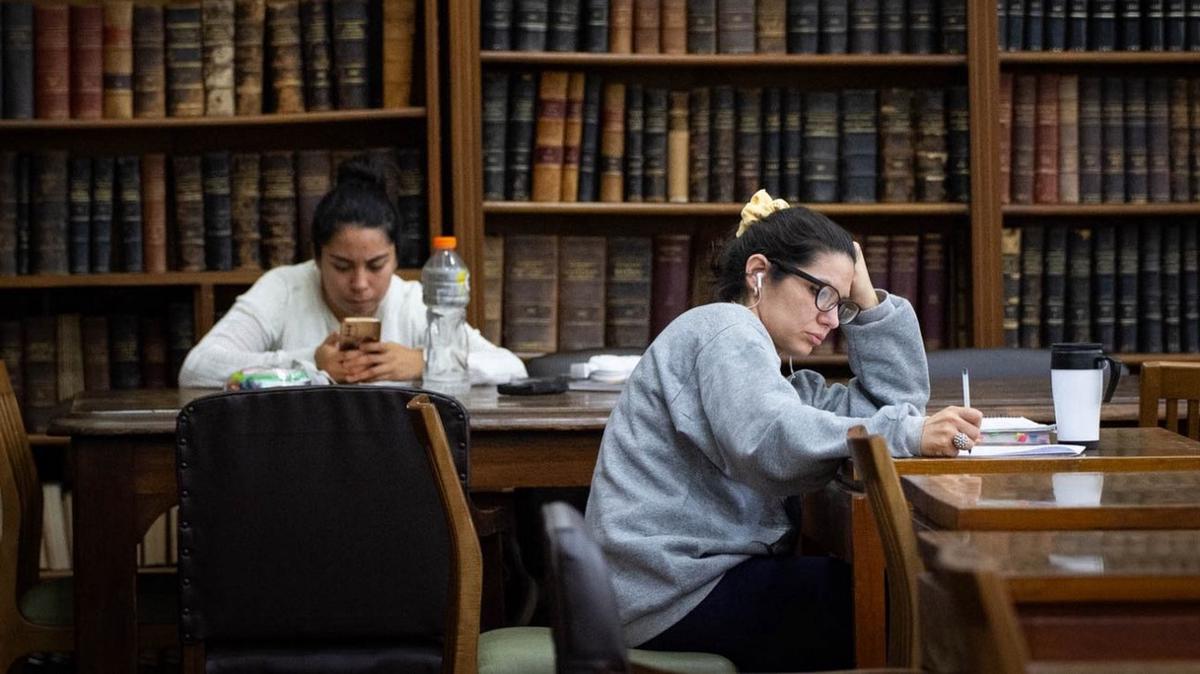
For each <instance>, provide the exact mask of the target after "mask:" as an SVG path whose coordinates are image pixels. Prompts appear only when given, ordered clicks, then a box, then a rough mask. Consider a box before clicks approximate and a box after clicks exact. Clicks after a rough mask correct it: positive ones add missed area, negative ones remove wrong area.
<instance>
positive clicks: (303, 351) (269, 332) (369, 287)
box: [179, 155, 525, 387]
mask: <svg viewBox="0 0 1200 674" xmlns="http://www.w3.org/2000/svg"><path fill="white" fill-rule="evenodd" d="M381 173H382V172H381V171H379V170H378V167H376V166H374V165H372V162H371V160H369V159H366V158H365V156H364V155H360V157H356V158H354V159H351V160H349V161H346V162H344V163H343V164H342V165H341V166H340V167H339V168H338V177H337V186H336V187H335V188H334V189H333V190H331V191H330V192H329V193H328V194H326V195H325V197H324V198H323V199H322V200H321V203H320V204H319V205H318V206H317V210H316V213H315V214H314V217H313V227H312V229H313V254H314V258H313V259H312V260H309V261H308V262H303V263H300V264H294V265H289V266H285V267H276V268H275V269H272V270H270V271H268V272H267V273H265V274H263V276H262V277H261V278H260V279H259V280H258V281H257V282H256V283H255V284H254V286H253V287H251V288H250V290H248V291H247V292H246V293H245V294H243V295H241V296H240V297H238V298H237V301H236V302H235V303H234V305H233V307H232V308H231V309H230V310H229V312H228V313H226V314H225V316H224V317H223V318H221V320H220V321H219V322H217V324H216V325H215V326H214V327H213V329H212V330H211V331H209V333H208V334H207V335H205V336H204V338H203V339H202V340H200V343H199V344H197V345H196V346H195V348H193V349H192V350H191V352H190V353H188V356H187V360H185V361H184V363H183V368H182V369H181V370H180V372H179V385H180V386H184V387H190V386H221V385H223V384H224V383H225V380H226V379H227V378H228V377H229V375H231V374H233V373H234V372H236V371H237V370H240V369H242V368H247V367H291V366H292V364H293V363H294V362H295V361H300V362H303V363H306V364H310V365H315V366H316V367H318V368H320V369H322V370H324V371H325V372H327V373H329V375H330V376H332V377H333V379H334V380H336V381H338V382H342V383H356V382H380V381H405V380H412V379H418V378H420V376H421V370H422V366H423V357H422V349H423V348H424V346H425V323H426V321H425V304H424V302H423V301H422V296H421V284H420V283H418V282H415V281H404V280H401V279H400V278H399V277H398V276H396V274H395V271H396V228H397V225H398V221H399V218H398V216H397V214H396V211H395V209H394V207H393V206H392V203H391V202H390V201H389V200H388V196H387V193H386V191H385V187H384V180H383V178H382V177H381ZM347 316H374V317H375V318H378V319H379V320H380V321H381V323H382V328H383V331H382V338H381V340H380V341H379V342H371V343H366V344H364V345H363V346H362V347H361V348H360V349H359V350H354V351H339V350H338V340H337V336H338V327H339V325H340V323H341V320H342V319H343V318H345V317H347ZM469 330H470V353H469V356H468V365H469V367H470V371H471V381H472V382H473V383H500V382H506V381H508V380H509V379H510V378H513V377H524V376H525V366H524V364H522V363H521V360H520V359H519V358H517V357H516V356H515V355H513V354H512V352H510V351H508V350H507V349H502V348H500V347H498V346H496V345H494V344H492V343H490V342H488V341H487V340H486V339H484V338H483V336H482V335H480V334H479V331H478V330H476V329H474V328H470V329H469Z"/></svg>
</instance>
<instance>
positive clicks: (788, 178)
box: [782, 87, 804, 202]
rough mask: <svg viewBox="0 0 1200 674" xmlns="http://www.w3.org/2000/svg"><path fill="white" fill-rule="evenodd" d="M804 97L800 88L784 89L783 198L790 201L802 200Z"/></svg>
mask: <svg viewBox="0 0 1200 674" xmlns="http://www.w3.org/2000/svg"><path fill="white" fill-rule="evenodd" d="M803 120H804V99H803V98H802V97H801V95H800V90H799V89H797V88H795V87H788V88H786V89H784V90H783V133H782V145H783V150H782V154H783V158H782V163H783V198H784V199H786V200H787V201H789V202H797V201H800V189H801V185H802V184H803V177H804V172H803V170H802V167H801V162H802V153H803V151H804V128H803V126H802V121H803Z"/></svg>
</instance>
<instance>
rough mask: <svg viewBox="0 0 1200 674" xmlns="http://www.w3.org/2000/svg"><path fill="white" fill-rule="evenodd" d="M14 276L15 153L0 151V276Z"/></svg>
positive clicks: (15, 252)
mask: <svg viewBox="0 0 1200 674" xmlns="http://www.w3.org/2000/svg"><path fill="white" fill-rule="evenodd" d="M89 203H90V202H89ZM16 274H17V153H16V152H10V151H8V150H3V151H0V276H15V275H16Z"/></svg>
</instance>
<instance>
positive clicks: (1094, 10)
mask: <svg viewBox="0 0 1200 674" xmlns="http://www.w3.org/2000/svg"><path fill="white" fill-rule="evenodd" d="M1090 15H1091V22H1090V23H1089V24H1088V36H1089V37H1088V41H1089V44H1091V46H1092V49H1093V50H1095V51H1113V50H1114V49H1116V48H1117V0H1092V2H1091V5H1090Z"/></svg>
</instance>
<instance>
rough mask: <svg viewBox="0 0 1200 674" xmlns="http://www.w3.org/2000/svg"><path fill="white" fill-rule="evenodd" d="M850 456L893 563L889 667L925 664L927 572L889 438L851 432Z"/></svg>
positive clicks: (860, 429) (889, 576)
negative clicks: (923, 586)
mask: <svg viewBox="0 0 1200 674" xmlns="http://www.w3.org/2000/svg"><path fill="white" fill-rule="evenodd" d="M848 443H849V445H850V455H851V456H852V457H854V463H855V466H856V467H857V469H858V471H859V473H860V474H861V475H862V478H863V482H864V483H865V485H866V490H867V497H868V498H869V499H870V503H871V510H872V512H873V513H874V515H875V523H876V526H877V527H878V529H879V537H880V538H881V539H882V541H883V553H884V558H885V560H886V562H887V593H888V657H887V659H888V665H889V666H891V667H912V668H920V666H921V628H920V620H919V616H918V613H917V579H918V577H919V576H920V574H921V572H922V571H923V570H924V565H923V564H922V563H921V558H920V556H919V554H918V552H917V538H916V535H915V534H914V533H913V528H912V520H911V516H910V515H909V510H908V503H907V502H906V501H905V500H904V493H903V491H902V490H901V488H900V476H899V475H898V474H897V473H896V466H895V464H894V463H893V462H892V456H891V453H890V452H889V451H888V448H887V444H886V442H884V439H883V438H881V437H879V436H877V435H868V434H867V432H866V429H864V428H863V427H861V426H859V427H856V428H853V429H851V430H850V434H849V439H848Z"/></svg>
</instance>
